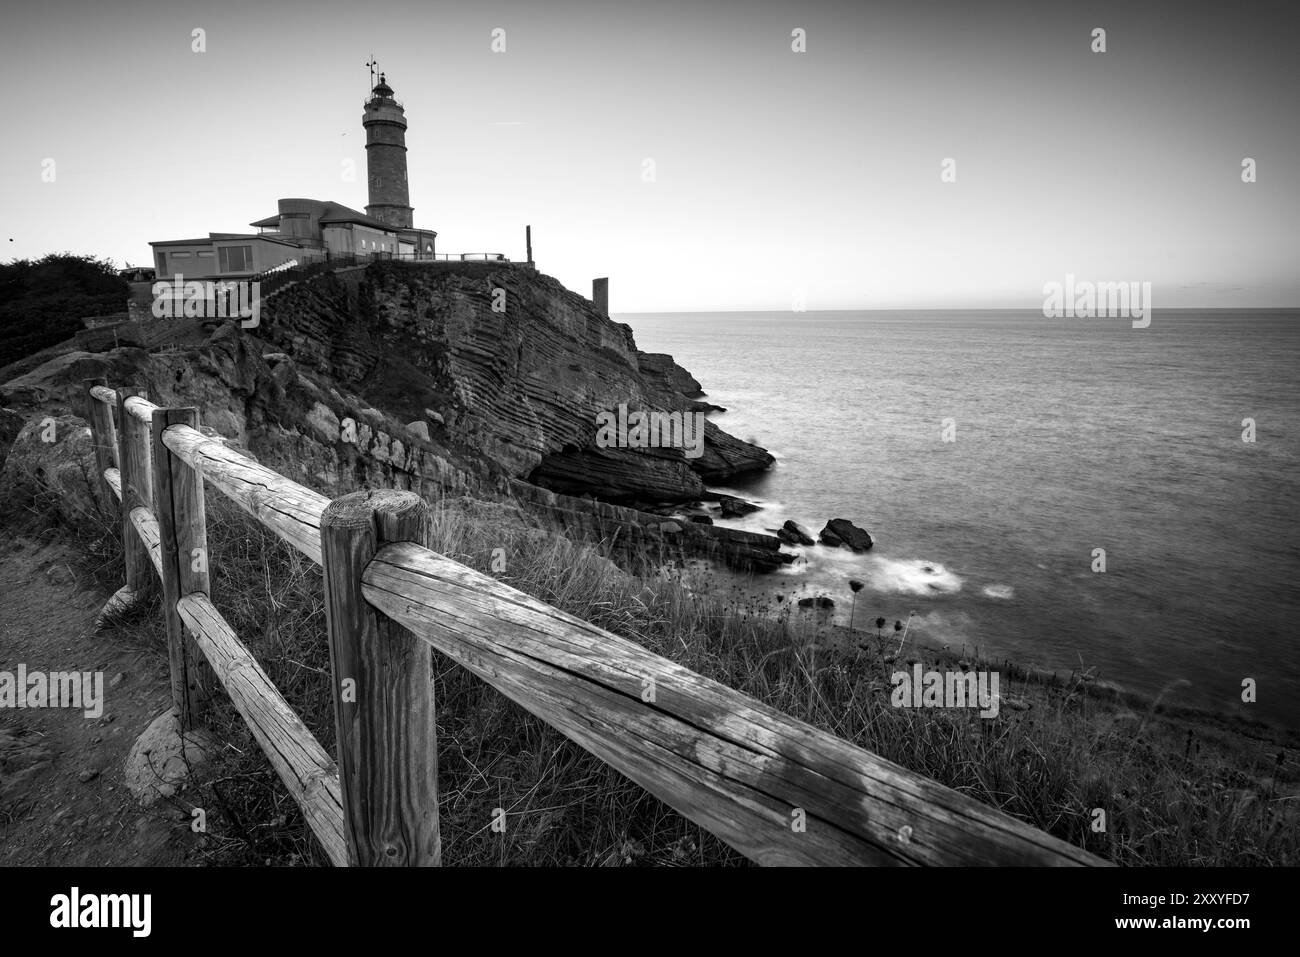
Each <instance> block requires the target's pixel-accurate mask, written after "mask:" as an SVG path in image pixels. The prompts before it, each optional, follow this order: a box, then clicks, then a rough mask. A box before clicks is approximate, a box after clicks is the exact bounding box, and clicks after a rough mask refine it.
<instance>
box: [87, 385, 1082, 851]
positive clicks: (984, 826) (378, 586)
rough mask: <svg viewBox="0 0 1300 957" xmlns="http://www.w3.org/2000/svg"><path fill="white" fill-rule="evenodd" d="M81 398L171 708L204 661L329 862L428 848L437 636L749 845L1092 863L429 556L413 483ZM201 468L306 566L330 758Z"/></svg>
mask: <svg viewBox="0 0 1300 957" xmlns="http://www.w3.org/2000/svg"><path fill="white" fill-rule="evenodd" d="M90 398H91V400H92V403H91V404H92V409H97V408H98V407H100V406H102V407H103V408H104V410H105V412H98V411H95V412H93V414H92V416H91V421H92V428H93V429H94V431H95V437H96V446H97V448H98V447H99V446H100V443H103V445H104V447H105V448H112V447H113V446H116V454H115V455H112V456H109V455H107V454H102V453H101V457H100V460H99V461H100V466H101V472H102V474H103V478H104V481H105V483H106V484H107V485H108V487H109V488H110V489H112V491H113V494H114V496H115V497H117V498H120V499H121V501H122V512H123V524H122V527H123V535H124V538H125V540H126V547H127V550H128V556H130V555H132V554H133V553H132V549H134V550H135V551H134V556H135V557H134V558H131V559H130V560H129V562H128V566H127V577H128V584H127V588H128V589H134V590H137V591H138V590H139V589H141V588H143V583H142V582H141V581H140V575H141V572H140V569H141V568H143V567H144V564H143V561H144V559H145V558H148V559H149V562H150V564H151V565H152V566H153V568H154V569H155V572H156V573H157V574H159V576H160V578H161V581H162V586H163V606H164V615H165V616H166V619H167V626H168V627H167V637H168V649H169V662H170V666H171V672H172V697H173V702H172V703H173V707H174V708H175V709H176V711H177V713H178V714H179V715H180V716H181V718H182V723H183V726H184V727H186V728H189V727H192V726H193V725H194V724H196V723H197V722H199V721H201V720H202V714H203V702H204V700H205V698H206V696H207V695H208V694H209V693H210V690H211V689H210V685H211V684H212V681H213V680H215V681H219V682H220V684H221V686H222V687H223V688H224V689H225V691H226V693H227V694H228V695H229V696H230V698H231V701H232V702H233V703H234V705H235V708H236V710H237V711H238V712H239V713H240V715H241V716H242V717H243V718H244V720H245V721H246V722H247V723H248V725H249V727H250V729H251V730H252V732H253V735H254V737H255V738H256V739H257V741H258V743H259V745H260V746H261V747H262V749H263V751H264V752H266V755H267V758H268V759H269V761H270V763H271V765H272V767H274V768H275V770H276V772H277V773H278V774H279V776H280V778H281V780H282V781H283V782H284V783H285V786H286V787H287V788H288V790H289V793H290V794H292V796H293V797H294V799H295V800H296V801H297V802H298V804H299V806H300V807H301V808H302V810H303V815H304V817H305V819H306V820H307V823H308V824H309V826H310V827H311V828H312V831H313V833H314V834H315V835H316V837H317V839H318V840H319V841H320V843H321V845H322V847H323V848H324V849H325V852H326V853H327V855H328V856H329V858H330V860H331V861H332V862H334V863H335V864H338V865H349V864H350V865H387V866H391V865H436V864H438V863H440V844H439V836H438V794H437V741H436V735H435V722H434V707H435V702H434V700H433V680H432V662H431V649H435V648H436V649H437V650H438V651H440V652H442V653H443V654H444V655H446V656H447V657H448V658H450V659H451V660H453V661H455V662H457V663H459V664H460V665H462V666H464V667H465V668H467V669H469V670H470V671H472V672H473V673H474V674H476V675H478V676H479V677H481V678H482V679H483V680H484V681H486V682H487V683H488V684H490V685H491V686H492V687H494V688H496V689H497V690H498V691H500V692H501V693H502V694H504V695H505V696H506V697H508V698H510V699H511V700H513V701H515V702H517V703H518V704H519V705H521V706H522V707H523V708H525V709H526V710H528V711H529V712H531V713H532V714H534V715H536V716H538V717H539V718H541V719H542V720H543V721H546V722H547V723H548V724H550V725H552V726H553V727H555V728H556V729H558V730H559V731H560V732H562V733H563V734H564V735H566V736H567V737H569V738H570V739H571V740H573V741H575V742H577V743H578V744H579V745H581V746H582V747H583V748H585V749H586V750H588V751H590V752H591V753H592V754H595V755H596V756H598V757H600V758H601V759H602V760H604V761H605V762H606V763H608V764H609V765H611V766H612V767H614V768H616V769H617V770H619V771H620V772H622V773H623V774H625V775H627V777H629V778H630V779H632V780H633V781H635V782H636V783H638V784H639V785H641V786H642V787H644V788H645V789H646V790H647V791H649V792H650V793H651V794H654V795H655V796H656V797H658V798H660V799H661V800H662V801H664V802H665V803H666V804H668V805H670V806H671V807H673V808H675V809H676V810H677V811H679V812H680V813H681V814H683V815H684V816H685V817H687V818H689V819H690V820H692V821H694V822H696V823H697V824H699V825H701V826H702V827H705V828H707V829H708V830H710V831H711V832H713V833H714V834H716V835H717V836H718V837H719V838H721V839H722V840H724V841H726V842H727V843H728V844H730V845H731V846H732V847H734V848H736V849H737V850H738V851H740V852H741V853H742V854H744V855H745V856H746V857H748V858H750V859H751V860H753V861H756V862H758V863H761V864H831V865H846V864H868V865H891V866H896V865H902V866H908V865H963V864H966V865H1067V866H1068V865H1085V866H1096V865H1104V864H1105V863H1106V862H1105V861H1102V860H1101V859H1099V858H1097V857H1095V856H1093V855H1092V854H1089V853H1088V852H1086V851H1084V850H1082V849H1080V848H1077V847H1074V846H1073V845H1070V844H1067V843H1065V842H1064V841H1061V840H1059V839H1057V838H1054V837H1052V836H1050V835H1048V834H1046V833H1044V832H1043V831H1040V830H1038V829H1036V828H1033V827H1031V826H1029V825H1027V824H1025V823H1023V822H1021V821H1017V820H1016V819H1014V818H1012V817H1010V816H1008V815H1006V814H1003V813H1002V812H1000V811H997V810H995V809H993V808H990V807H988V806H987V805H984V804H981V803H979V802H978V801H975V800H973V799H972V798H969V797H966V796H965V795H962V794H959V793H957V792H956V791H953V790H951V789H950V788H947V787H944V786H943V785H940V784H938V783H937V782H935V781H932V780H930V779H928V778H926V777H924V776H922V775H919V774H916V773H915V772H912V771H909V770H907V769H906V768H903V767H900V766H899V765H896V764H893V763H892V762H889V761H886V760H884V759H883V758H880V757H879V756H877V755H875V754H872V753H871V752H869V751H866V750H864V749H862V748H859V747H857V746H855V745H853V744H850V743H849V742H847V741H845V740H843V739H841V738H837V737H836V736H835V735H833V734H830V733H828V732H826V731H823V730H821V729H819V728H816V727H814V726H812V725H810V724H807V723H806V722H803V721H798V720H796V719H794V718H791V717H789V716H788V715H785V714H782V713H781V712H779V711H777V710H775V709H773V708H771V707H769V706H767V705H765V704H763V703H762V702H759V701H757V700H755V699H753V698H751V697H749V696H748V695H745V694H741V693H740V692H738V691H735V690H734V689H731V688H728V687H726V686H725V685H722V684H719V683H718V682H716V681H713V680H711V679H708V678H705V677H703V676H702V675H699V674H696V673H695V672H693V671H690V670H689V669H687V668H684V667H682V666H681V665H679V664H677V663H675V662H673V661H671V660H669V659H666V658H662V657H660V656H658V655H655V654H652V653H651V652H649V651H647V650H646V649H645V648H643V647H641V646H640V645H637V644H635V643H634V642H631V641H628V640H627V639H624V638H620V637H618V636H617V635H614V634H611V633H610V632H607V631H604V630H603V629H601V628H597V627H596V626H594V625H592V624H590V623H588V622H585V621H583V620H581V619H579V618H576V617H574V616H573V615H570V614H567V613H566V612H563V611H560V610H559V609H556V608H553V607H551V606H549V605H547V604H545V603H544V602H541V601H539V600H537V599H535V598H533V597H531V596H529V595H526V594H524V593H523V592H520V591H517V590H515V589H513V588H510V587H508V586H506V585H504V584H502V583H501V582H499V581H497V580H496V579H494V578H491V577H489V576H487V575H483V574H480V573H479V572H476V571H474V570H473V569H470V568H467V567H466V566H464V565H460V564H458V563H457V562H454V561H452V560H451V559H448V558H446V557H444V556H442V555H439V554H438V553H437V552H434V551H432V550H431V549H430V548H429V547H428V544H429V542H428V506H427V505H426V504H425V503H424V502H423V501H422V500H421V499H420V498H419V497H418V496H416V495H414V494H413V493H410V492H397V491H374V492H357V493H352V494H350V495H345V496H343V497H342V498H340V499H337V500H335V501H334V502H330V501H329V500H328V499H326V498H325V497H324V496H322V495H319V494H318V493H316V492H313V491H311V490H310V489H306V488H303V487H302V486H300V485H298V484H296V483H294V482H292V481H290V480H289V479H287V478H285V477H284V476H282V475H280V474H279V473H277V472H274V471H273V470H271V469H268V468H266V467H264V466H262V465H260V464H258V463H256V462H254V461H252V460H251V459H249V458H248V457H247V456H244V455H241V454H239V453H238V452H236V451H234V450H233V449H230V448H229V447H227V446H226V445H225V443H223V442H222V441H221V440H219V439H214V438H211V437H208V436H205V435H203V433H202V432H200V431H199V429H198V416H197V412H196V411H195V410H193V409H160V408H158V407H157V406H154V405H152V404H151V403H149V402H148V401H146V400H145V399H144V398H142V397H140V396H138V395H131V396H128V395H127V394H125V393H122V394H121V395H119V394H118V393H115V392H114V391H113V390H111V389H108V388H106V387H105V386H103V385H100V384H92V387H91V389H90ZM114 410H116V412H117V418H118V420H117V422H116V423H114V422H113V416H112V413H113V411H114ZM146 423H147V425H148V427H147V428H145V427H144V426H145V424H146ZM110 429H112V430H114V431H110ZM110 443H112V445H110ZM146 463H148V465H146ZM147 477H151V478H152V483H151V484H150V482H149V481H148V478H147ZM205 482H206V483H207V484H210V485H212V486H213V487H215V488H216V489H218V490H219V491H221V492H222V493H223V494H225V495H226V496H228V497H229V498H230V499H231V500H232V501H234V502H236V503H237V504H238V505H239V506H240V507H241V508H243V509H244V510H245V511H246V512H247V513H248V514H249V515H251V516H253V517H254V518H256V519H257V520H258V521H259V522H260V523H261V524H262V525H263V526H265V527H266V528H268V529H270V530H271V531H272V532H274V533H275V534H276V535H277V536H279V537H280V538H281V539H283V540H284V541H286V542H288V543H289V544H291V545H293V546H294V547H295V548H297V549H298V550H299V551H300V552H302V553H303V554H304V555H306V556H307V557H308V558H310V559H312V561H314V562H316V563H317V564H319V565H321V566H322V569H323V572H324V579H325V595H324V600H325V609H326V621H327V628H328V634H329V643H330V664H331V677H332V688H333V693H334V713H335V722H336V740H337V763H336V762H335V761H333V760H331V759H330V757H329V756H328V755H327V754H326V753H325V751H324V749H323V748H321V746H320V744H319V742H318V741H317V740H316V738H315V737H314V736H313V735H312V733H311V731H310V730H309V729H308V728H307V727H306V726H305V725H304V724H303V722H302V720H301V719H300V718H299V717H298V716H297V715H296V714H295V713H294V712H293V710H292V708H291V707H290V706H289V705H288V703H287V702H286V701H285V700H284V698H283V696H281V694H280V693H279V691H278V690H277V689H276V688H275V687H274V685H273V684H272V683H271V681H270V679H269V678H268V677H267V675H266V673H265V672H264V671H263V670H262V668H261V667H260V666H259V665H258V664H257V662H256V661H255V660H254V658H253V655H252V654H251V653H250V652H249V651H248V649H247V648H246V647H245V646H244V644H243V643H242V642H241V641H240V640H239V638H238V636H237V635H236V634H235V633H234V631H233V629H231V627H230V626H229V624H228V623H227V622H226V621H225V619H224V618H223V617H222V616H221V613H220V612H219V611H218V610H217V609H216V607H215V605H214V604H213V598H212V596H211V588H210V581H209V576H208V573H207V541H206V530H205V521H204V503H203V491H204V484H205ZM133 576H134V581H133V580H132V579H133ZM110 604H111V602H110Z"/></svg>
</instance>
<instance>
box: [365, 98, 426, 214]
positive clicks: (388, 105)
mask: <svg viewBox="0 0 1300 957" xmlns="http://www.w3.org/2000/svg"><path fill="white" fill-rule="evenodd" d="M361 125H362V126H364V127H365V129H366V175H367V179H368V181H369V182H368V185H369V187H370V193H369V197H370V202H369V203H367V204H366V215H368V216H373V217H374V218H375V219H378V220H380V221H381V222H384V223H387V224H388V225H390V226H393V227H396V228H398V229H410V228H411V227H412V220H413V214H414V212H415V211H414V210H413V209H411V205H410V201H411V200H410V194H409V192H408V190H407V185H406V110H404V109H403V108H402V104H400V103H398V102H397V101H396V100H395V99H393V88H392V87H390V86H389V85H388V84H387V83H386V82H385V81H384V74H382V73H381V74H379V83H378V85H376V86H375V88H374V89H373V90H372V91H371V96H370V99H369V100H367V101H366V107H365V113H364V114H363V115H362V117H361Z"/></svg>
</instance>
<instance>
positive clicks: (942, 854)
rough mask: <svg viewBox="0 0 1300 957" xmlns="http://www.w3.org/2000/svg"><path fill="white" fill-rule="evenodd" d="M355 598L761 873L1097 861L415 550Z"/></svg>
mask: <svg viewBox="0 0 1300 957" xmlns="http://www.w3.org/2000/svg"><path fill="white" fill-rule="evenodd" d="M362 594H363V595H364V597H365V598H366V599H367V600H368V601H369V602H370V603H371V604H373V605H374V606H375V607H376V608H378V609H379V610H381V611H383V612H384V613H385V614H387V615H389V616H390V617H392V618H393V619H394V620H395V621H397V622H399V623H400V624H402V625H404V626H405V627H406V628H408V629H410V630H411V631H413V632H414V633H415V634H417V635H419V636H420V637H421V638H423V639H425V640H426V641H428V642H429V643H430V644H431V645H433V646H434V647H435V648H437V649H438V650H440V651H442V652H443V653H445V654H447V655H448V656H449V657H451V658H452V659H454V660H456V661H458V662H460V663H461V664H463V665H464V666H465V667H467V668H469V669H470V670H471V671H473V672H475V673H476V674H478V675H480V676H481V677H482V678H483V679H484V680H485V681H487V682H488V683H489V684H491V685H492V686H493V687H495V688H497V689H498V690H500V691H501V692H502V693H503V694H505V695H506V696H507V697H509V698H511V699H512V700H514V701H516V702H518V703H519V704H520V705H521V706H523V707H524V708H526V709H527V710H529V711H531V712H532V713H534V714H536V715H538V716H539V717H541V718H543V720H546V721H548V722H549V723H550V724H552V725H554V726H555V727H556V728H558V729H559V730H560V731H562V732H563V733H565V734H566V735H567V736H569V737H570V738H572V739H573V740H575V741H576V742H578V743H579V744H581V745H582V746H583V747H584V748H586V749H587V750H589V751H591V752H592V753H594V754H596V755H598V756H599V757H601V758H602V759H603V760H605V761H606V762H608V763H609V764H611V765H612V766H613V767H615V768H617V769H618V770H620V771H622V772H623V773H624V774H626V775H627V776H628V777H629V778H631V779H632V780H634V781H636V782H637V783H638V784H640V785H641V786H642V787H644V788H646V790H648V791H650V792H651V793H652V794H655V795H656V796H658V797H659V798H661V799H662V800H664V801H665V802H666V803H667V804H669V805H671V806H672V807H674V808H676V809H677V810H678V811H680V812H681V813H682V814H684V815H685V816H686V817H688V818H690V819H691V820H693V821H696V822H697V823H699V824H701V825H702V826H704V827H706V828H708V829H709V830H711V831H713V833H715V834H717V835H718V836H719V837H721V838H722V839H723V840H725V841H727V843H729V844H731V845H732V846H733V847H735V848H736V849H737V850H739V851H740V852H741V853H743V854H745V855H746V856H747V857H749V858H751V859H752V860H755V861H758V862H760V863H764V864H848V863H856V864H874V865H880V864H900V865H953V864H969V865H986V864H994V865H1031V864H1032V865H1096V864H1102V863H1104V862H1102V861H1101V860H1100V859H1098V858H1096V857H1094V856H1093V855H1091V854H1088V853H1087V852H1085V851H1083V850H1081V849H1079V848H1076V847H1073V846H1072V845H1069V844H1066V843H1065V842H1063V841H1060V840H1058V839H1056V838H1053V837H1051V836H1050V835H1048V834H1045V833H1043V832H1042V831H1039V830H1037V829H1035V828H1033V827H1030V826H1029V825H1026V824H1023V823H1021V822H1019V821H1016V820H1015V819H1014V818H1011V817H1009V816H1008V815H1005V814H1002V813H1001V812H998V811H996V810H994V809H992V808H989V807H987V806H985V805H983V804H980V803H979V802H977V801H975V800H973V799H971V798H968V797H965V796H964V795H961V794H958V793H957V792H955V791H953V790H951V789H949V788H946V787H943V786H942V785H940V784H938V783H937V782H935V781H931V780H929V779H927V778H925V777H923V776H921V775H918V774H915V773H913V772H911V771H908V770H907V769H905V768H902V767H900V766H899V765H896V764H893V763H892V762H889V761H885V760H884V759H882V758H880V757H878V756H876V755H874V754H872V753H870V752H868V751H865V750H863V749H862V748H858V747H855V746H854V745H852V744H850V743H848V742H847V741H844V740H842V739H840V738H837V737H835V736H834V735H832V734H829V733H827V732H825V731H822V730H820V729H818V728H815V727H813V726H812V725H809V724H807V723H805V722H802V721H798V720H796V719H794V718H791V717H789V716H787V715H784V714H782V713H780V712H779V711H776V710H775V709H773V708H770V707H768V706H766V705H764V704H762V703H761V702H759V701H757V700H755V699H753V698H750V697H749V696H747V695H744V694H741V693H740V692H737V691H734V690H732V689H730V688H727V687H726V686H725V685H722V684H719V683H718V682H715V681H711V680H709V679H707V678H704V677H702V676H700V675H698V674H695V673H694V672H692V671H690V670H688V669H686V668H683V667H682V666H680V665H677V664H675V663H674V662H672V661H669V660H668V659H665V658H661V657H659V656H657V655H654V654H652V653H650V652H649V651H647V650H646V649H644V648H642V647H641V646H640V645H637V644H635V643H633V642H630V641H627V640H626V639H622V638H619V637H617V636H616V635H613V634H610V633H609V632H606V631H603V630H602V629H600V628H597V627H595V626H593V625H591V624H588V623H587V622H584V621H582V620H581V619H578V618H576V617H574V616H572V615H568V614H566V613H564V612H561V611H559V610H557V609H555V608H551V607H550V606H548V605H546V604H544V603H543V602H540V601H538V600H536V599H534V598H531V597H530V596H528V595H525V594H524V593H522V592H519V591H516V590H515V589H512V588H509V587H508V586H505V585H503V584H501V583H500V582H498V581H496V580H495V579H493V578H490V577H488V576H486V575H482V574H479V573H478V572H475V571H473V570H472V569H469V568H466V567H464V566H461V565H459V564H457V563H456V562H453V561H451V560H449V559H447V558H445V557H443V556H441V555H438V554H436V553H434V552H431V551H429V550H428V549H425V548H421V547H419V546H417V545H412V544H390V545H386V546H384V547H382V548H381V549H380V550H379V551H378V553H377V554H376V556H375V558H374V560H373V561H371V563H370V564H369V565H368V566H367V568H366V570H365V571H364V572H363V573H362ZM651 690H653V700H649V701H648V700H644V699H645V698H646V697H647V696H648V695H649V693H650V691H651ZM798 811H802V814H803V816H804V820H805V822H806V830H804V831H802V832H801V831H799V830H798V829H797V827H796V826H795V823H796V821H797V819H798V814H797V812H798Z"/></svg>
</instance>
